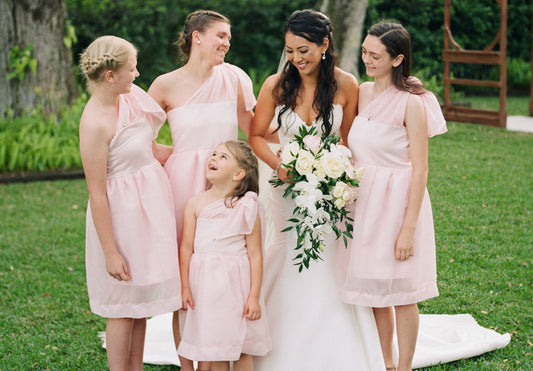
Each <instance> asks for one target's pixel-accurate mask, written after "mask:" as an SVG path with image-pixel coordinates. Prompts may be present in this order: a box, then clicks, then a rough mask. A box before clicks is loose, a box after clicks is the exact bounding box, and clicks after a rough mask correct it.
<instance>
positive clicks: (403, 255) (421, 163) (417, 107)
mask: <svg viewBox="0 0 533 371" xmlns="http://www.w3.org/2000/svg"><path fill="white" fill-rule="evenodd" d="M426 120H427V119H426V113H425V110H424V105H423V102H422V99H421V98H420V97H419V96H417V95H413V94H412V95H410V96H409V100H408V101H407V108H406V111H405V126H406V127H407V136H408V137H409V149H410V155H411V165H412V167H413V178H412V181H411V187H410V189H409V199H408V202H407V210H406V212H405V217H404V221H403V224H402V229H401V230H400V234H399V235H398V239H397V240H396V259H399V260H406V259H409V257H411V256H413V255H414V236H415V229H416V224H417V221H418V215H419V213H420V206H421V205H422V201H423V199H424V193H425V190H426V183H427V176H428V136H427V123H426Z"/></svg>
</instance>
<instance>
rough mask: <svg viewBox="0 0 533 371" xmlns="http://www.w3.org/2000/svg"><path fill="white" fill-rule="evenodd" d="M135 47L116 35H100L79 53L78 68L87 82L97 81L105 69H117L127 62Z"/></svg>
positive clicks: (135, 53) (135, 51)
mask: <svg viewBox="0 0 533 371" xmlns="http://www.w3.org/2000/svg"><path fill="white" fill-rule="evenodd" d="M132 55H133V56H136V55H137V49H136V48H135V46H133V44H132V43H130V42H129V41H127V40H124V39H122V38H120V37H116V36H110V35H107V36H101V37H99V38H97V39H96V40H94V41H93V42H92V43H91V44H89V46H88V47H87V49H85V50H84V51H83V52H82V53H81V54H80V69H81V72H82V73H83V75H84V76H85V78H86V79H87V81H88V83H89V84H90V83H95V82H98V81H99V80H100V79H101V78H102V77H103V76H104V74H105V71H108V70H111V71H118V70H119V69H121V68H122V67H123V66H124V65H126V64H127V63H128V60H129V59H130V57H131V56H132Z"/></svg>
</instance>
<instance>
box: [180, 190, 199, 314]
mask: <svg viewBox="0 0 533 371" xmlns="http://www.w3.org/2000/svg"><path fill="white" fill-rule="evenodd" d="M196 200H197V197H193V198H191V199H190V200H189V202H187V205H186V206H185V212H184V215H183V230H182V237H181V246H180V247H179V258H180V276H181V300H182V303H183V309H185V310H187V309H188V308H191V309H194V301H193V299H192V294H191V290H190V288H189V264H190V262H191V255H192V253H193V251H194V235H195V233H196V213H195V209H196Z"/></svg>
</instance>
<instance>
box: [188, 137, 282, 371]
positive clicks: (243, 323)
mask: <svg viewBox="0 0 533 371" xmlns="http://www.w3.org/2000/svg"><path fill="white" fill-rule="evenodd" d="M257 167H258V165H257V158H256V157H255V156H254V154H253V152H252V149H251V148H250V147H249V146H248V145H247V144H246V143H245V142H242V141H228V142H225V143H223V144H221V145H220V146H218V147H217V148H216V150H215V151H214V152H213V154H212V156H211V157H210V159H209V161H208V164H207V166H206V169H205V171H206V176H207V178H208V179H209V181H210V183H211V184H212V185H211V187H210V188H209V189H208V190H206V191H204V192H201V193H200V194H198V195H196V196H194V197H192V198H191V199H190V200H189V202H188V203H187V206H186V208H185V220H184V227H183V238H182V245H181V247H180V267H181V268H182V270H181V274H182V279H183V281H182V282H183V284H182V289H183V291H182V295H183V296H182V298H183V305H184V307H185V306H187V307H188V313H187V319H186V321H185V325H184V326H183V329H182V340H181V343H180V345H179V348H178V354H179V355H180V356H182V357H185V358H188V359H194V360H200V361H212V362H213V364H212V366H213V370H218V371H221V370H227V371H229V362H230V361H235V364H234V369H235V370H247V371H252V370H253V359H252V356H264V355H265V354H266V353H268V352H269V351H270V350H271V348H272V345H271V339H270V332H269V329H268V323H267V319H266V315H265V311H264V307H265V304H264V300H263V296H262V294H261V281H262V272H263V259H262V245H263V240H264V222H263V220H264V211H263V208H262V205H261V203H260V202H259V200H258V199H257V192H258V191H259V186H258V170H257Z"/></svg>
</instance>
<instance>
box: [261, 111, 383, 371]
mask: <svg viewBox="0 0 533 371" xmlns="http://www.w3.org/2000/svg"><path fill="white" fill-rule="evenodd" d="M282 119H283V121H282V127H281V128H280V130H279V131H278V135H279V138H280V144H281V146H282V147H283V146H284V145H286V144H287V143H288V142H289V141H291V140H292V139H293V138H294V134H298V129H299V127H300V126H301V125H305V123H304V122H303V121H302V120H301V119H300V118H299V117H298V116H297V115H296V114H295V113H294V112H293V111H287V112H286V113H285V114H284V115H283V116H282ZM341 121H342V107H341V106H340V105H335V106H334V111H333V132H334V133H336V132H338V130H339V128H340V123H341ZM313 125H315V126H316V128H317V129H318V130H319V133H320V132H321V122H316V123H313ZM262 175H263V174H262ZM263 179H264V177H263ZM263 184H264V183H263ZM263 189H264V187H263ZM283 191H284V189H283V188H276V189H272V190H271V191H270V193H271V194H270V200H269V201H266V202H264V203H265V204H266V205H267V207H268V209H270V215H271V217H272V222H273V223H272V224H273V230H274V231H275V233H274V234H273V235H272V241H271V242H270V243H269V244H268V246H267V247H266V252H265V258H264V273H263V276H264V278H263V290H264V293H265V299H266V311H267V313H268V317H269V322H270V330H271V336H272V352H270V353H269V354H267V355H266V356H264V357H257V358H256V359H255V370H256V371H270V370H278V371H293V370H306V371H319V370H320V371H321V370H336V371H352V370H353V371H356V370H357V371H366V370H384V369H385V366H384V363H383V357H382V355H381V348H380V345H379V338H378V334H377V329H376V325H375V322H374V316H373V314H372V310H371V309H370V308H364V307H355V310H354V307H353V306H351V305H348V304H344V303H342V302H341V301H340V300H339V297H338V295H337V285H336V281H335V274H336V273H335V272H336V265H337V263H336V255H337V254H336V252H337V250H336V245H337V241H336V240H335V237H334V235H332V236H331V238H330V239H329V241H328V243H327V244H326V247H325V250H324V252H323V254H322V258H323V261H311V263H310V266H309V269H305V268H304V269H303V271H302V272H301V273H299V272H298V267H296V266H295V265H294V263H293V261H292V259H293V258H294V256H296V254H297V253H296V252H295V251H294V247H295V246H296V232H294V231H289V232H278V231H281V230H283V229H284V228H285V227H287V225H288V224H287V219H289V218H290V217H291V216H292V211H293V209H294V207H295V205H294V201H292V200H287V199H284V198H283V197H282V195H283ZM260 195H261V198H263V199H264V196H263V195H262V192H260Z"/></svg>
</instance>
